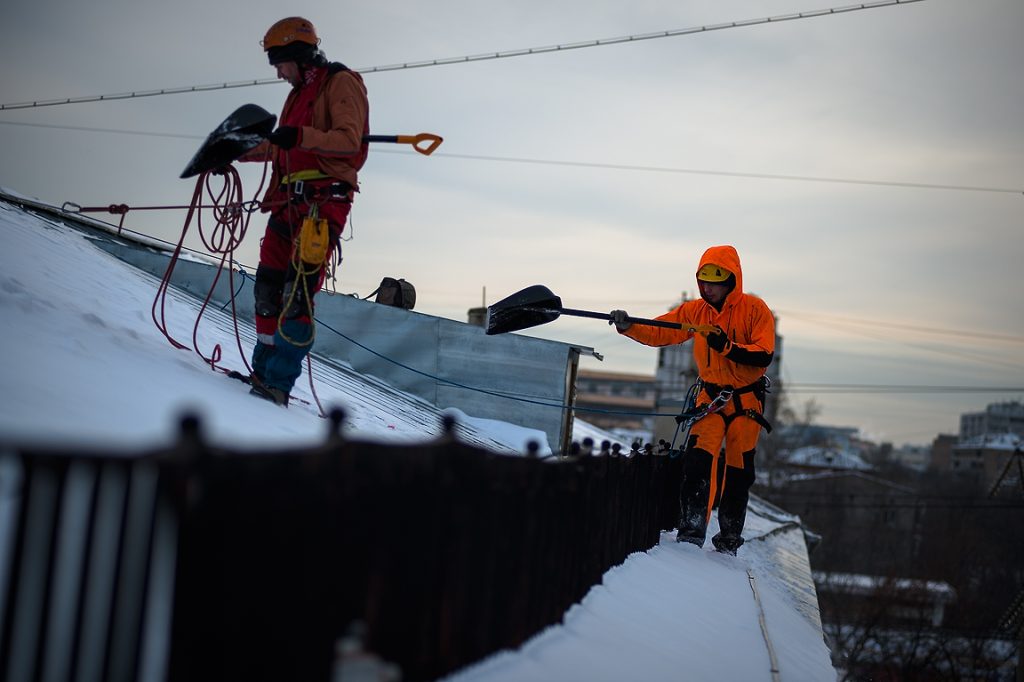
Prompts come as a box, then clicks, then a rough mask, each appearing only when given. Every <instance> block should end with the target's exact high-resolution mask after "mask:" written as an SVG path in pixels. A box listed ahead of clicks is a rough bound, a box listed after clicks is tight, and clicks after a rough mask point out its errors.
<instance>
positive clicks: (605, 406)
mask: <svg viewBox="0 0 1024 682" xmlns="http://www.w3.org/2000/svg"><path fill="white" fill-rule="evenodd" d="M654 396H655V378H654V377H653V376H651V375H649V374H628V373H623V372H601V371H595V370H589V369H581V370H579V372H577V374H576V408H577V410H578V412H577V414H578V416H579V417H580V419H583V420H584V421H586V422H588V423H590V424H593V425H594V426H598V427H600V428H602V429H628V430H632V431H643V432H645V433H648V434H649V433H650V432H651V430H652V428H653V425H654V416H653V415H654ZM590 410H593V411H590Z"/></svg>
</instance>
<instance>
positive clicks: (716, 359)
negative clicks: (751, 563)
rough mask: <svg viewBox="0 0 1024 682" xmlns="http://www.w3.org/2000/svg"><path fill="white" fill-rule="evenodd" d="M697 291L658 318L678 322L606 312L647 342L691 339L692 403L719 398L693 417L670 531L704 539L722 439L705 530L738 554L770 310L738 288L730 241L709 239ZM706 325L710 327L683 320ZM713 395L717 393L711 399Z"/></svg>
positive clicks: (771, 347) (768, 349)
mask: <svg viewBox="0 0 1024 682" xmlns="http://www.w3.org/2000/svg"><path fill="white" fill-rule="evenodd" d="M696 274H697V286H698V288H699V289H700V298H699V299H694V300H690V301H684V302H683V303H682V305H680V306H679V307H677V308H675V309H674V310H672V311H671V312H668V313H666V314H664V315H661V316H660V317H658V318H657V319H659V320H667V321H670V322H677V323H680V324H681V325H682V326H683V328H682V329H678V330H677V329H669V328H661V327H652V326H649V325H640V324H630V323H629V321H628V320H627V318H628V317H629V316H628V315H627V314H626V312H625V311H623V310H613V311H612V312H611V313H610V317H611V323H612V324H614V325H615V327H616V329H617V330H618V332H619V333H620V334H623V335H624V336H628V337H630V338H631V339H633V340H635V341H639V342H640V343H643V344H646V345H648V346H668V345H672V344H676V343H683V342H684V341H687V340H689V339H691V338H692V339H693V359H694V363H695V365H696V367H697V372H698V375H699V384H700V391H699V393H698V394H697V400H696V410H695V412H696V413H697V414H701V413H702V412H703V411H705V410H706V409H707V407H708V406H714V407H717V406H719V405H720V406H721V408H720V409H718V410H717V411H713V412H710V413H707V414H706V415H705V416H703V417H702V418H699V419H698V420H697V421H696V422H695V423H694V424H693V426H692V428H691V429H690V434H689V438H688V439H687V441H686V443H684V444H682V446H683V475H682V482H681V484H680V493H679V504H680V512H681V515H680V521H679V532H678V534H677V535H676V539H677V540H678V541H680V542H690V543H693V544H695V545H697V546H703V544H704V538H705V536H706V534H707V526H708V521H709V520H710V518H711V509H712V505H713V503H714V500H715V497H716V495H717V494H718V493H719V491H718V490H717V486H718V477H717V476H716V475H715V473H716V472H717V471H718V458H719V457H720V454H721V450H722V443H723V441H724V442H725V464H726V466H725V477H724V479H723V481H722V485H723V488H722V490H721V498H720V501H719V507H718V523H719V527H720V529H721V531H720V532H719V533H718V534H717V535H715V536H714V537H713V538H711V541H712V543H713V544H714V546H715V549H717V550H718V551H720V552H724V553H727V554H733V555H735V554H736V550H737V549H739V547H740V545H742V544H743V537H742V533H743V524H744V521H745V519H746V515H747V501H748V499H749V491H750V486H751V485H752V484H753V483H754V453H755V451H756V448H757V439H758V437H759V436H760V433H761V429H762V428H770V426H768V422H767V421H766V420H765V418H764V416H763V414H764V400H765V393H766V391H767V379H766V378H765V371H766V368H767V367H768V365H770V364H771V362H772V358H773V357H774V354H775V317H774V315H773V314H772V312H771V310H770V309H769V308H768V305H767V304H766V303H765V302H764V301H763V300H761V299H760V298H758V297H757V296H754V295H752V294H747V293H744V291H743V271H742V269H741V268H740V257H739V254H738V253H737V252H736V249H735V248H733V247H732V246H712V247H711V248H709V249H708V250H707V251H705V252H704V255H703V256H702V257H701V259H700V263H699V265H698V266H697V273H696ZM698 325H707V326H708V327H710V328H711V329H713V331H707V332H694V331H692V330H690V329H688V328H687V327H696V326H698ZM716 399H717V401H716Z"/></svg>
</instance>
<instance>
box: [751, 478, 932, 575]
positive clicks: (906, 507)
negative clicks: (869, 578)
mask: <svg viewBox="0 0 1024 682" xmlns="http://www.w3.org/2000/svg"><path fill="white" fill-rule="evenodd" d="M759 494H761V495H763V496H764V497H766V498H767V499H768V500H769V501H770V502H772V503H773V504H777V505H778V506H780V507H782V508H783V509H785V510H786V511H788V512H790V513H792V514H798V515H799V516H800V519H801V521H803V523H804V524H805V525H806V526H807V527H808V528H810V529H811V530H813V531H814V532H815V533H818V534H820V535H821V538H822V539H821V544H820V545H819V546H818V547H817V548H816V549H815V550H814V554H813V555H812V563H813V565H814V566H815V568H816V569H818V570H824V571H839V572H850V573H870V574H872V575H897V576H898V575H903V574H904V572H905V571H906V570H907V567H908V566H913V565H914V558H915V556H916V555H917V551H918V548H919V547H918V546H919V543H920V529H921V528H922V521H923V513H924V506H923V505H919V504H917V503H916V502H915V498H916V493H915V491H914V490H913V489H912V488H910V487H908V486H904V485H899V484H896V483H892V482H890V481H886V480H884V479H881V478H879V477H877V476H873V475H871V474H869V473H866V472H864V471H858V470H852V469H845V470H839V469H833V470H824V469H822V470H820V471H818V472H811V471H808V472H806V473H803V474H799V473H792V470H791V475H790V476H789V477H788V478H787V479H785V480H784V481H783V482H782V483H781V484H779V485H777V486H775V487H773V488H771V489H770V490H762V491H761V492H760V493H759Z"/></svg>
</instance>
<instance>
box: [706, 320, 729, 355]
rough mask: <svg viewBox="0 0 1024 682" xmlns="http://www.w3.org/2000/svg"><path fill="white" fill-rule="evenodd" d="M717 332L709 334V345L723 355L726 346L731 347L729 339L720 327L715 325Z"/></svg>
mask: <svg viewBox="0 0 1024 682" xmlns="http://www.w3.org/2000/svg"><path fill="white" fill-rule="evenodd" d="M715 330H716V331H714V332H708V345H709V346H711V347H712V348H714V349H715V350H716V351H718V352H719V353H722V352H724V351H725V348H726V346H728V345H729V337H728V336H726V335H725V332H724V331H723V330H722V328H721V327H719V326H718V325H715Z"/></svg>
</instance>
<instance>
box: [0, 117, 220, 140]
mask: <svg viewBox="0 0 1024 682" xmlns="http://www.w3.org/2000/svg"><path fill="white" fill-rule="evenodd" d="M0 125H5V126H26V127H29V128H49V129H51V130H79V131H84V132H88V133H113V134H115V135H141V136H144V137H173V138H177V139H182V140H204V139H206V138H205V137H204V136H202V135H185V134H183V133H158V132H151V131H146V130H125V129H123V128H93V127H90V126H65V125H55V124H52V123H28V122H25V121H0Z"/></svg>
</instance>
